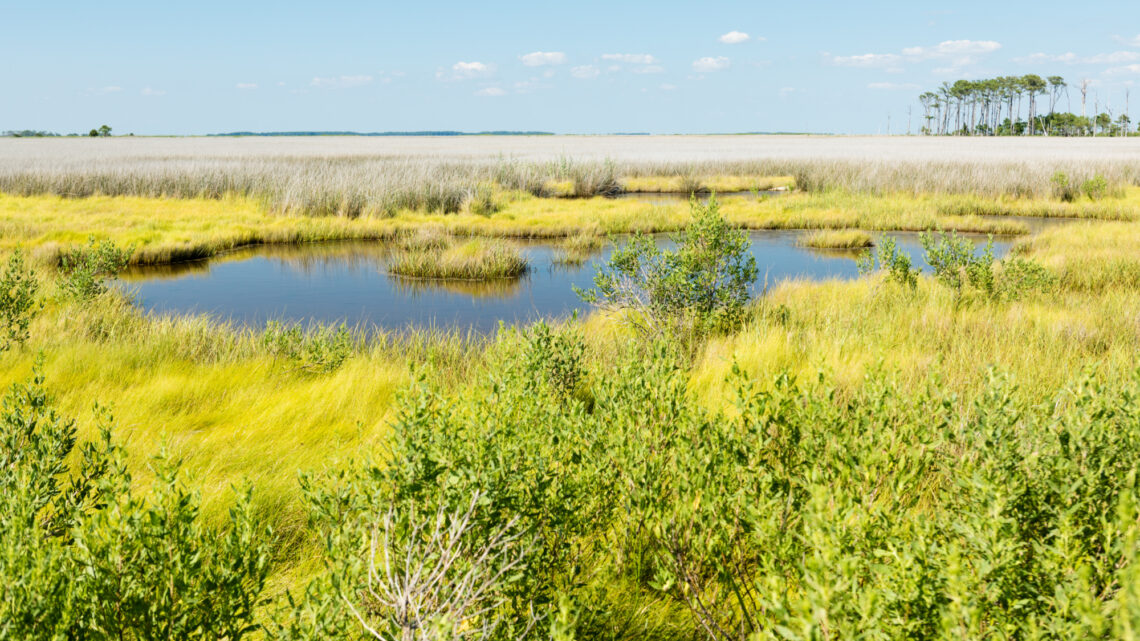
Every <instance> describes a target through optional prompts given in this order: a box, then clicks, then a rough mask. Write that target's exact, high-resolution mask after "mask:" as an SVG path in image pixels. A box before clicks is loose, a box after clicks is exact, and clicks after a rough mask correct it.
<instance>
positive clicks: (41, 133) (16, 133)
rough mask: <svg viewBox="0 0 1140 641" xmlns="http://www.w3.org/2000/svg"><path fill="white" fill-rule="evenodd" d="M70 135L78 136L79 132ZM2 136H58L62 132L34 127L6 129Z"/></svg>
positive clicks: (0, 134)
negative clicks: (37, 129)
mask: <svg viewBox="0 0 1140 641" xmlns="http://www.w3.org/2000/svg"><path fill="white" fill-rule="evenodd" d="M70 135H72V136H77V135H79V134H70ZM0 136H3V137H7V138H56V137H58V136H60V134H57V133H55V132H54V131H36V130H34V129H21V130H19V131H5V132H4V133H0Z"/></svg>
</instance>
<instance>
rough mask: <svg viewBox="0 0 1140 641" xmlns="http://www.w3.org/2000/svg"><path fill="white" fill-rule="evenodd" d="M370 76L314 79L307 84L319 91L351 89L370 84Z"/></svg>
mask: <svg viewBox="0 0 1140 641" xmlns="http://www.w3.org/2000/svg"><path fill="white" fill-rule="evenodd" d="M372 80H373V78H372V76H364V75H360V76H329V77H327V78H322V77H315V78H313V80H312V81H311V82H310V83H309V85H310V86H312V87H317V88H320V89H351V88H353V87H363V86H364V85H369V84H372Z"/></svg>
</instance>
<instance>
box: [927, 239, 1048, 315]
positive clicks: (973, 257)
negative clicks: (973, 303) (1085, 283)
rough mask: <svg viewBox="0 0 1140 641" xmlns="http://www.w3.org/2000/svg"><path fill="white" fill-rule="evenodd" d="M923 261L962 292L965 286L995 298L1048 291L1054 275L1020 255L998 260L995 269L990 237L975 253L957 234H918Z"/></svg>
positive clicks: (937, 274)
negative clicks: (997, 265) (924, 253)
mask: <svg viewBox="0 0 1140 641" xmlns="http://www.w3.org/2000/svg"><path fill="white" fill-rule="evenodd" d="M921 238H922V246H923V247H924V248H926V262H927V263H928V264H930V267H931V269H932V270H933V271H934V276H935V278H937V279H938V281H939V282H940V283H942V284H943V285H946V286H947V287H949V288H951V289H952V290H954V293H955V294H956V295H961V294H962V293H963V292H964V291H966V289H967V288H969V289H971V290H973V291H977V292H980V293H981V294H982V295H984V296H986V297H988V298H992V299H995V300H1006V301H1010V300H1016V299H1018V298H1021V297H1023V296H1025V295H1027V294H1030V293H1049V292H1052V291H1054V290H1055V289H1056V285H1057V278H1056V276H1054V275H1053V274H1052V273H1051V272H1050V271H1049V270H1047V269H1045V268H1044V267H1043V266H1041V265H1040V264H1039V263H1036V262H1034V261H1032V260H1029V259H1026V258H1022V257H1019V256H1015V257H1011V258H1007V259H1005V260H1003V261H1001V263H1000V264H999V265H1000V269H995V264H998V263H995V262H994V255H993V239H992V238H991V239H990V240H989V241H988V242H987V243H986V245H985V247H983V248H982V251H981V252H980V253H977V254H975V252H974V245H973V243H972V242H970V240H969V239H966V238H959V237H958V235H957V234H951V235H946V234H945V233H940V234H938V235H937V236H934V235H932V234H928V233H924V234H922V235H921Z"/></svg>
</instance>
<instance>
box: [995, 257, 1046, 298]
mask: <svg viewBox="0 0 1140 641" xmlns="http://www.w3.org/2000/svg"><path fill="white" fill-rule="evenodd" d="M1057 284H1058V278H1057V276H1056V275H1055V274H1053V272H1050V271H1049V270H1048V269H1046V268H1045V267H1043V266H1042V265H1041V264H1039V263H1037V262H1035V261H1033V260H1030V259H1027V258H1022V257H1020V256H1014V257H1011V258H1006V259H1005V260H1003V261H1001V272H1000V275H999V277H998V281H997V287H996V291H995V294H996V296H997V297H998V298H1000V299H1002V300H1016V299H1019V298H1022V297H1024V296H1026V295H1027V294H1030V293H1046V294H1047V293H1051V292H1054V291H1056V289H1057Z"/></svg>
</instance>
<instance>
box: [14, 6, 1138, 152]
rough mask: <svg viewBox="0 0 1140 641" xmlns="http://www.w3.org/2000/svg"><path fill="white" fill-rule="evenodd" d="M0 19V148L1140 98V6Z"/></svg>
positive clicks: (348, 9)
mask: <svg viewBox="0 0 1140 641" xmlns="http://www.w3.org/2000/svg"><path fill="white" fill-rule="evenodd" d="M1070 7H1071V8H1070ZM0 16H2V20H3V36H2V37H0V60H3V67H0V69H2V74H3V78H2V79H0V87H2V89H0V130H3V129H24V128H30V129H48V130H53V131H59V132H64V133H66V132H71V131H86V130H88V129H90V128H92V127H94V126H98V125H99V124H103V123H106V124H109V125H111V126H112V127H113V128H114V130H115V131H116V133H120V132H121V133H126V132H135V133H138V134H201V133H212V132H225V131H238V130H252V131H282V130H356V131H386V130H422V129H454V130H466V131H478V130H492V129H512V130H544V131H553V132H558V133H608V132H631V131H637V132H652V133H702V132H739V131H809V132H835V133H885V129H886V124H887V116H888V114H890V116H891V122H892V129H893V130H894V132H895V133H899V132H900V131H902V130H905V129H906V121H907V113H906V109H907V106H908V105H913V107H914V110H915V112H916V113H920V112H919V110H918V107H917V102H916V101H915V100H914V97H915V96H916V95H917V93H919V92H920V91H922V90H925V89H932V88H934V87H936V86H937V85H938V84H939V83H940V82H942V81H943V80H954V79H957V78H982V77H988V76H993V75H1013V74H1017V75H1020V74H1025V73H1037V74H1040V75H1043V76H1044V75H1054V74H1057V75H1062V76H1064V77H1065V78H1066V79H1067V80H1069V81H1070V83H1075V82H1077V81H1079V79H1080V78H1088V79H1089V80H1090V81H1092V83H1093V84H1092V92H1094V93H1095V95H1096V97H1097V98H1098V99H1099V101H1100V102H1101V104H1104V103H1106V102H1107V103H1108V104H1110V105H1111V106H1112V107H1113V109H1114V112H1115V113H1120V112H1121V111H1123V108H1124V102H1125V90H1126V89H1127V88H1128V87H1131V86H1132V83H1134V82H1136V81H1140V2H1136V1H1135V0H1130V1H1125V0H1100V1H1090V2H1084V3H1079V4H1074V5H1067V6H1066V8H1065V9H1053V8H1050V7H1046V6H1043V3H1041V2H1039V1H1033V2H1026V1H1023V0H1007V1H1006V2H993V1H992V0H988V1H986V2H979V1H975V0H967V1H958V2H943V3H932V2H921V1H919V0H910V1H909V2H894V1H874V0H865V1H861V2H850V1H845V2H808V1H800V2H786V1H785V2H727V1H719V2H718V1H706V2H699V3H698V2H670V1H665V0H657V1H655V2H645V1H638V2H620V1H617V0H610V1H609V2H596V1H593V0H584V1H583V0H578V1H575V2H557V3H555V2H432V1H430V0H420V1H414V0H413V1H401V2H359V3H356V2H335V1H329V2H322V3H316V2H312V3H291V2H284V1H281V2H272V3H271V2H240V1H238V0H231V1H229V2H213V1H199V2H179V3H172V2H171V3H167V2H115V1H113V0H112V1H107V2H103V3H92V2H70V3H65V2H50V1H38V2H13V1H12V0H0ZM1071 93H1072V95H1073V105H1074V109H1075V110H1078V111H1079V94H1077V92H1075V91H1071ZM1092 96H1093V94H1092V93H1090V98H1089V100H1090V103H1091V101H1092V99H1093V98H1092ZM1136 98H1137V100H1136V101H1135V102H1137V103H1138V105H1137V106H1136V107H1134V109H1133V110H1134V111H1138V110H1140V94H1138V95H1137V96H1136ZM1064 104H1065V99H1064V98H1062V99H1061V105H1062V106H1064ZM1090 110H1091V105H1090ZM1133 119H1134V120H1135V116H1133ZM918 120H919V118H918V117H917V116H916V117H915V118H914V123H915V124H914V125H913V126H914V127H915V128H917V127H918Z"/></svg>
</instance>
